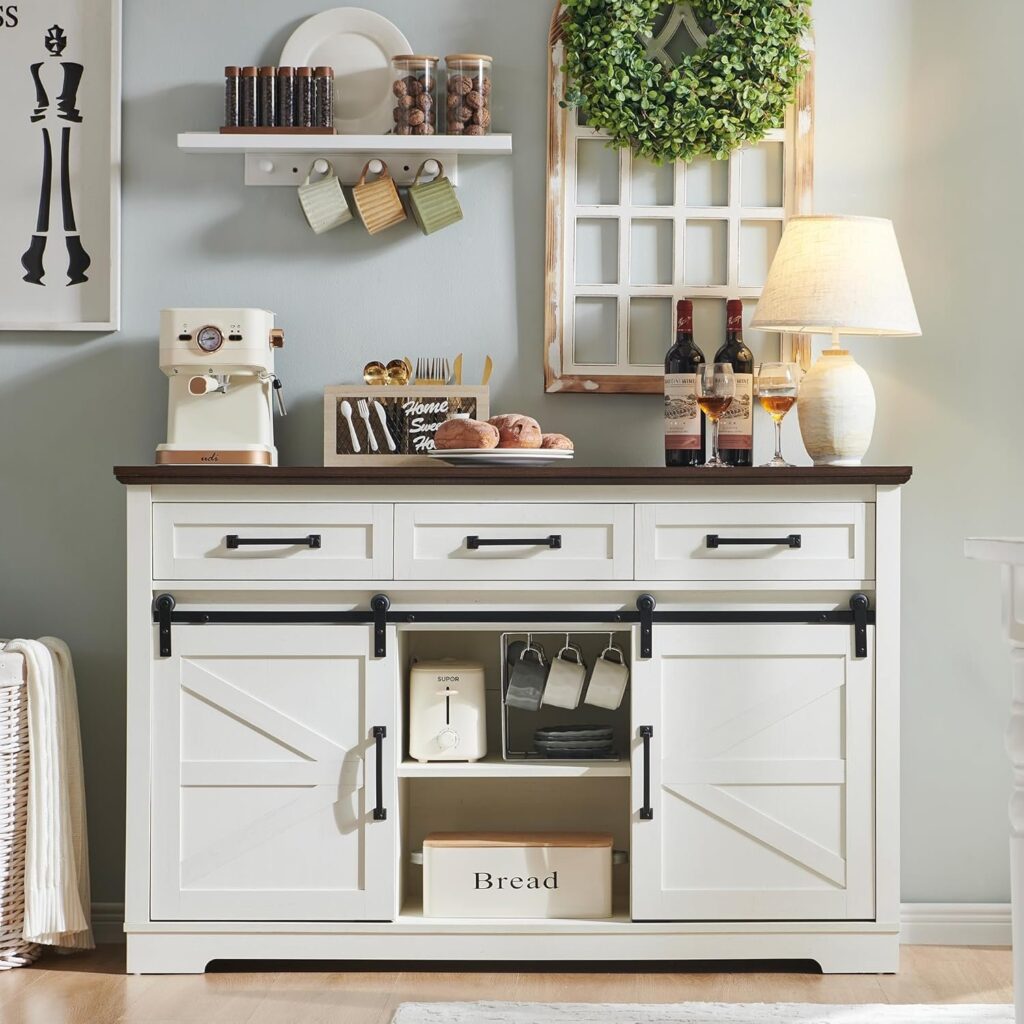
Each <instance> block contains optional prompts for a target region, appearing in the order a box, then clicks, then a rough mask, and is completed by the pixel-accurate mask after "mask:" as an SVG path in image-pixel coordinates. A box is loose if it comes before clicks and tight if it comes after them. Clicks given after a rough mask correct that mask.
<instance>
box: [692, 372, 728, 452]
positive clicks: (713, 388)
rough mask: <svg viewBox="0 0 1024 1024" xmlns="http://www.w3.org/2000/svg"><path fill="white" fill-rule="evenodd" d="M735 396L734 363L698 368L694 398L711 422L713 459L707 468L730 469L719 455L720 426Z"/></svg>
mask: <svg viewBox="0 0 1024 1024" xmlns="http://www.w3.org/2000/svg"><path fill="white" fill-rule="evenodd" d="M735 396H736V377H735V376H734V374H733V372H732V363H703V364H701V365H700V366H698V367H697V386H696V394H695V395H694V397H695V398H696V399H697V404H698V405H699V406H700V411H701V412H702V413H704V415H705V416H707V418H708V419H709V420H710V421H711V458H709V459H708V461H707V462H705V463H704V466H705V467H708V466H710V467H712V468H715V469H727V468H730V467H729V463H728V462H723V461H722V460H721V458H719V455H718V425H719V423H720V421H721V419H722V414H723V413H724V412H725V410H726V409H728V408H729V406H730V405H732V400H733V398H734V397H735Z"/></svg>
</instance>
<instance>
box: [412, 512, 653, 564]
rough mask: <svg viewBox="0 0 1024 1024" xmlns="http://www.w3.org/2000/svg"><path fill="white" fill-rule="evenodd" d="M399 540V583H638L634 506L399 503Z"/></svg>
mask: <svg viewBox="0 0 1024 1024" xmlns="http://www.w3.org/2000/svg"><path fill="white" fill-rule="evenodd" d="M395 538H396V539H395V564H396V566H397V570H396V573H397V575H396V578H397V579H410V580H428V579H429V580H444V579H450V580H502V579H514V580H531V579H536V580H628V579H632V578H633V506H632V505H583V504H580V505H554V504H528V505H520V504H511V503H509V504H498V503H495V504H488V505H471V504H451V505H415V504H410V505H396V506H395ZM475 545H478V546H475Z"/></svg>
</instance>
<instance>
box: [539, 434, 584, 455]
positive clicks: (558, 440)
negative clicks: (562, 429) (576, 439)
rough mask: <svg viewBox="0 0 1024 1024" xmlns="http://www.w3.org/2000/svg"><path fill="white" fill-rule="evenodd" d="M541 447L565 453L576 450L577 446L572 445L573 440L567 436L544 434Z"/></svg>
mask: <svg viewBox="0 0 1024 1024" xmlns="http://www.w3.org/2000/svg"><path fill="white" fill-rule="evenodd" d="M540 446H541V448H557V449H558V450H559V451H564V452H572V451H575V450H576V446H575V445H574V444H573V443H572V438H569V437H566V436H565V434H544V435H543V436H542V437H541V442H540Z"/></svg>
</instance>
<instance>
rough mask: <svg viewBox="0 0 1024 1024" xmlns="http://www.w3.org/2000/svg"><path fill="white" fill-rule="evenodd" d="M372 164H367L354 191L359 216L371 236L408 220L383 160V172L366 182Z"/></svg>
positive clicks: (354, 200) (368, 162)
mask: <svg viewBox="0 0 1024 1024" xmlns="http://www.w3.org/2000/svg"><path fill="white" fill-rule="evenodd" d="M372 163H373V161H372V160H368V161H367V162H366V166H365V167H364V168H363V173H362V174H361V175H360V176H359V183H358V184H357V185H356V186H355V187H354V188H353V189H352V200H353V202H354V203H355V204H356V209H357V210H358V211H359V216H360V217H362V218H363V223H364V224H365V225H366V230H367V231H369V232H370V234H371V235H377V234H380V232H381V231H386V230H387V229H388V228H391V227H394V226H395V225H396V224H401V223H402V221H403V220H405V219H406V213H405V207H404V206H403V205H402V200H401V198H400V197H399V195H398V189H397V188H396V187H395V182H394V179H393V178H392V177H391V172H390V171H389V170H388V165H387V164H386V163H384V161H383V160H381V161H379V163H380V165H381V172H380V174H379V175H378V177H377V178H376V179H375V180H374V181H367V180H366V177H367V175H368V174H369V173H370V165H371V164H372Z"/></svg>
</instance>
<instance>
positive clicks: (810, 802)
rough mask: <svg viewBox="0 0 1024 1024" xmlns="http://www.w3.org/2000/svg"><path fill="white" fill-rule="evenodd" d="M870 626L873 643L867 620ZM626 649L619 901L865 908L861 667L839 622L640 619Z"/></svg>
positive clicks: (809, 915)
mask: <svg viewBox="0 0 1024 1024" xmlns="http://www.w3.org/2000/svg"><path fill="white" fill-rule="evenodd" d="M869 632H870V633H871V634H872V635H871V636H869V645H870V648H871V649H872V650H873V649H874V636H873V633H874V629H873V628H871V629H870V630H869ZM654 645H655V652H656V656H655V658H654V659H652V660H650V661H646V662H638V663H636V665H635V676H634V684H633V702H634V703H633V721H634V723H635V724H636V725H637V726H640V725H647V724H651V725H653V727H654V733H653V736H652V737H651V738H650V762H651V773H650V786H649V788H650V794H651V805H650V806H651V809H652V811H653V817H652V818H651V819H649V820H643V819H641V818H640V817H639V808H640V807H641V806H642V803H643V761H642V754H643V748H642V744H641V742H640V741H639V740H634V748H635V749H636V750H637V755H636V758H635V760H634V765H633V786H634V794H633V804H634V807H633V810H634V816H633V857H632V864H633V867H632V872H633V874H632V878H633V886H632V888H633V916H634V918H636V919H640V920H657V919H663V920H765V919H771V920H830V919H831V920H842V919H870V918H872V917H873V916H874V854H873V850H874V791H873V777H874V775H873V770H874V769H873V756H872V752H873V747H874V730H873V724H872V723H873V717H874V680H873V666H872V663H871V661H870V659H854V657H853V650H852V647H853V631H852V629H851V628H850V627H848V626H838V625H836V626H831V625H830V626H823V625H781V626H744V627H740V628H737V627H735V626H726V625H713V626H665V627H655V639H654Z"/></svg>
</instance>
